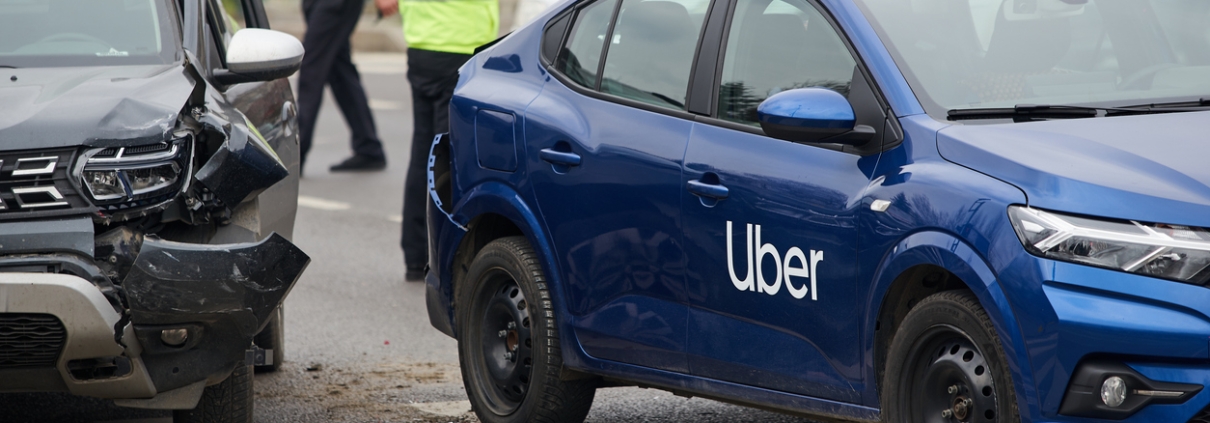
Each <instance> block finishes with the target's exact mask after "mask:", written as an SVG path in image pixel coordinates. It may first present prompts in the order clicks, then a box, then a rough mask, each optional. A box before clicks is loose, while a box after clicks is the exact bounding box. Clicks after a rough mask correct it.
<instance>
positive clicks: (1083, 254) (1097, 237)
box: [1008, 206, 1210, 285]
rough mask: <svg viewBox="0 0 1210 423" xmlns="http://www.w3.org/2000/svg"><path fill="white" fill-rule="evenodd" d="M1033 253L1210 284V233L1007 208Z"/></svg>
mask: <svg viewBox="0 0 1210 423" xmlns="http://www.w3.org/2000/svg"><path fill="white" fill-rule="evenodd" d="M1008 215H1009V218H1010V220H1011V221H1012V225H1013V229H1014V230H1016V232H1017V237H1018V238H1020V239H1021V243H1022V244H1024V245H1025V249H1026V250H1028V251H1029V252H1030V253H1033V254H1035V255H1039V256H1042V257H1046V258H1052V259H1055V260H1062V261H1069V262H1073V263H1080V264H1087V265H1090V266H1097V267H1104V268H1109V269H1116V270H1121V271H1125V272H1131V273H1138V274H1141V275H1147V276H1154V277H1157V278H1164V279H1172V280H1176V281H1180V282H1188V283H1195V284H1199V285H1203V284H1205V283H1206V282H1207V280H1208V279H1210V269H1208V267H1210V231H1208V230H1206V229H1204V228H1194V227H1189V226H1181V225H1167V224H1159V223H1143V222H1137V221H1116V220H1102V219H1089V218H1085V217H1076V216H1071V215H1064V214H1058V213H1051V212H1046V211H1042V210H1038V209H1032V208H1028V207H1021V206H1012V207H1009V208H1008Z"/></svg>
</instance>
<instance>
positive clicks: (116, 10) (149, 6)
mask: <svg viewBox="0 0 1210 423" xmlns="http://www.w3.org/2000/svg"><path fill="white" fill-rule="evenodd" d="M172 7H173V6H172V2H166V1H161V0H0V67H15V68H25V67H52V66H104V65H124V64H164V63H172V62H174V61H176V58H177V54H178V51H179V50H180V49H179V48H177V45H178V41H177V40H178V36H177V33H178V31H177V29H176V25H175V22H176V21H175V16H176V12H175V10H173V9H171V8H172Z"/></svg>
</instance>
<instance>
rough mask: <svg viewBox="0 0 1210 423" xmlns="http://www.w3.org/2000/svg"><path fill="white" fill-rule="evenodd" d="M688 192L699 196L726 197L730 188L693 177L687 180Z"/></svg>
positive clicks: (719, 198)
mask: <svg viewBox="0 0 1210 423" xmlns="http://www.w3.org/2000/svg"><path fill="white" fill-rule="evenodd" d="M689 192H692V193H693V195H696V196H699V197H708V198H713V199H716V200H722V199H724V198H727V195H728V194H729V193H730V190H728V189H727V187H725V186H723V185H721V184H708V183H705V182H702V181H701V180H698V179H694V180H692V181H689Z"/></svg>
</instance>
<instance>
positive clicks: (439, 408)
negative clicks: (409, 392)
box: [412, 401, 471, 417]
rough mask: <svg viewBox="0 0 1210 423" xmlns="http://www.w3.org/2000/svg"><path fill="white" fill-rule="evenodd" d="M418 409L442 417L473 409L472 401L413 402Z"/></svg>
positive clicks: (461, 413) (413, 405)
mask: <svg viewBox="0 0 1210 423" xmlns="http://www.w3.org/2000/svg"><path fill="white" fill-rule="evenodd" d="M412 407H416V408H417V409H418V410H420V411H423V412H425V413H429V414H436V415H438V416H442V417H457V416H461V415H463V414H466V413H469V412H470V411H471V402H470V401H449V402H426V403H420V404H412Z"/></svg>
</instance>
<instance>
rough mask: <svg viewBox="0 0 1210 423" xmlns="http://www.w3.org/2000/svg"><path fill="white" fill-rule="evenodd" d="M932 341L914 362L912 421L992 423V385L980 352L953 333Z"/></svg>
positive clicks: (994, 397) (992, 382)
mask: <svg viewBox="0 0 1210 423" xmlns="http://www.w3.org/2000/svg"><path fill="white" fill-rule="evenodd" d="M947 332H948V331H947ZM933 338H934V339H932V340H931V341H926V342H925V344H926V345H927V346H926V347H925V348H923V349H922V350H920V351H921V352H920V353H919V355H917V356H916V358H915V360H914V362H915V363H914V364H913V368H914V369H915V370H914V373H915V377H914V378H913V380H915V382H914V383H913V386H912V388H913V389H912V394H910V395H911V397H912V401H911V402H912V404H913V405H912V409H913V411H912V415H914V416H915V417H914V418H913V419H912V421H918V422H929V423H953V422H962V423H974V422H978V423H984V422H994V421H996V417H997V416H996V388H995V383H994V380H993V379H992V375H991V370H990V368H989V367H988V365H987V363H986V361H985V360H984V357H983V354H982V352H980V351H979V349H978V348H976V347H975V346H974V344H972V343H971V342H970V341H969V340H967V339H966V338H965V337H961V336H959V334H957V333H952V332H949V333H944V334H941V335H940V336H934V337H933Z"/></svg>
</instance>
